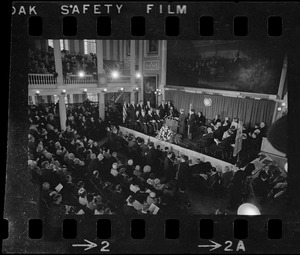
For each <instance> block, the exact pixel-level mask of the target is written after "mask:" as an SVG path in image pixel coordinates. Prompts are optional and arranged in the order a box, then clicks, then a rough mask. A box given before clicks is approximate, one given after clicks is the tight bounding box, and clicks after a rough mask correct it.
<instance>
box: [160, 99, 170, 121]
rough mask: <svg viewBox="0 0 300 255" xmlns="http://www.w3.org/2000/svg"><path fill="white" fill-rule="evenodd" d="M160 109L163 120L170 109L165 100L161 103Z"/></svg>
mask: <svg viewBox="0 0 300 255" xmlns="http://www.w3.org/2000/svg"><path fill="white" fill-rule="evenodd" d="M158 109H159V111H160V114H161V115H162V118H163V117H164V116H165V115H166V114H167V112H168V108H167V106H166V104H165V101H164V100H162V101H161V103H160V105H159V106H158Z"/></svg>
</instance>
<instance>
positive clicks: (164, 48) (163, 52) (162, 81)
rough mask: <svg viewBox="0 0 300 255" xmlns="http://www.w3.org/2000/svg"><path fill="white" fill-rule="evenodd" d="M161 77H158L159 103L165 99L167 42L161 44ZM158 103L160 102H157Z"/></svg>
mask: <svg viewBox="0 0 300 255" xmlns="http://www.w3.org/2000/svg"><path fill="white" fill-rule="evenodd" d="M161 46H162V47H161V48H162V49H161V62H162V63H161V68H160V69H161V75H160V77H161V78H160V86H159V89H161V93H162V94H161V96H160V97H159V99H160V101H161V100H162V99H165V86H166V74H167V40H162V42H161ZM158 103H160V102H158Z"/></svg>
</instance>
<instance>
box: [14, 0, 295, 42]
mask: <svg viewBox="0 0 300 255" xmlns="http://www.w3.org/2000/svg"><path fill="white" fill-rule="evenodd" d="M297 10H298V11H299V5H297V4H296V3H273V4H272V3H260V4H255V3H239V4H238V3H201V2H200V3H195V2H194V3H192V2H184V3H180V2H174V3H166V2H163V3H159V2H156V3H155V2H154V3H145V2H122V3H118V4H116V3H114V2H111V3H110V2H108V3H101V2H100V3H99V4H95V3H80V2H79V3H76V2H75V3H72V2H66V3H51V4H50V3H43V4H40V3H34V4H29V3H27V4H23V3H18V2H16V3H15V5H14V6H13V7H12V14H13V22H16V23H19V22H21V23H20V25H21V24H22V25H21V26H22V27H24V19H25V20H26V21H27V22H26V24H27V31H28V34H29V35H31V36H35V37H47V38H57V37H59V38H61V39H64V38H69V39H71V38H75V37H84V38H93V39H97V38H103V39H104V38H109V39H117V38H118V39H120V38H122V39H127V38H133V39H144V38H162V39H174V38H176V39H187V38H191V37H192V38H193V39H222V40H226V39H236V40H238V39H250V38H251V39H260V40H261V39H265V38H272V39H278V38H282V37H285V36H286V35H287V34H289V32H292V31H296V30H297V29H298V28H299V26H300V21H299V18H298V17H297V13H298V11H297ZM50 13H51V15H49V14H50ZM17 17H18V18H17Z"/></svg>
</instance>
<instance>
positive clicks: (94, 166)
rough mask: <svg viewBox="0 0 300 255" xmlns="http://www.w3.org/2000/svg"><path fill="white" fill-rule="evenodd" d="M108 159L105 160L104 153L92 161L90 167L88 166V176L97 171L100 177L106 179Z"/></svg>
mask: <svg viewBox="0 0 300 255" xmlns="http://www.w3.org/2000/svg"><path fill="white" fill-rule="evenodd" d="M106 167H107V166H106V159H105V158H104V156H103V154H102V153H99V155H98V156H97V158H95V159H92V160H91V162H90V164H89V166H88V171H87V172H88V175H89V176H91V175H92V174H93V172H94V171H95V170H97V171H98V172H99V173H100V177H101V178H103V179H105V177H106V176H107V170H106Z"/></svg>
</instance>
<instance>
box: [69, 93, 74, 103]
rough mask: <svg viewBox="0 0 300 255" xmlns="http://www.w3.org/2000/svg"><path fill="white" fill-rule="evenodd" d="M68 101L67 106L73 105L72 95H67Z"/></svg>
mask: <svg viewBox="0 0 300 255" xmlns="http://www.w3.org/2000/svg"><path fill="white" fill-rule="evenodd" d="M68 97H69V98H68V99H69V104H73V103H74V99H73V94H69V95H68Z"/></svg>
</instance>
